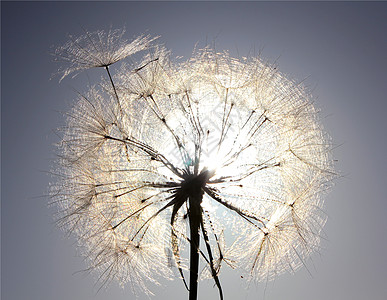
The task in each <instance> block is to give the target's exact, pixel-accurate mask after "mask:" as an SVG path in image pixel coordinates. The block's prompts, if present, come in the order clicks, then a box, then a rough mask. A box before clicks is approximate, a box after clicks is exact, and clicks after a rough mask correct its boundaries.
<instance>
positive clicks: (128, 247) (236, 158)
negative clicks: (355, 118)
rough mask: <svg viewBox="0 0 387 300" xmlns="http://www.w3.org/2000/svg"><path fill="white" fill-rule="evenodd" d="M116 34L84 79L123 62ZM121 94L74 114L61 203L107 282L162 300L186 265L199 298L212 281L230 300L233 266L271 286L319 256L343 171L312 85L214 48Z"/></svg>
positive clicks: (123, 80) (138, 76)
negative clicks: (226, 279)
mask: <svg viewBox="0 0 387 300" xmlns="http://www.w3.org/2000/svg"><path fill="white" fill-rule="evenodd" d="M110 35H111V33H109V34H108V35H105V34H104V33H100V34H99V36H100V37H101V39H100V40H101V41H100V42H99V45H100V46H98V47H96V48H94V50H95V51H96V52H93V56H90V55H88V54H87V55H86V56H85V60H84V61H83V57H84V56H83V54H82V55H73V58H70V57H69V59H72V60H73V61H71V63H72V65H73V67H72V69H74V68H75V66H85V65H87V66H91V65H93V66H106V67H107V66H108V64H107V62H112V61H117V60H118V59H116V58H117V57H120V58H122V57H123V56H119V55H117V51H116V49H121V48H120V47H121V46H117V47H118V48H112V42H111V39H108V41H107V42H106V43H107V45H104V44H103V43H104V38H102V37H107V36H110ZM114 36H116V34H114ZM83 39H84V38H83ZM83 39H81V40H83ZM136 40H137V39H136ZM147 41H150V39H148V40H147ZM78 43H80V42H77V43H73V46H71V47H69V46H67V49H70V48H71V49H73V47H74V45H77V44H78ZM143 44H144V43H139V44H138V47H137V48H134V49H133V48H132V50H131V52H132V53H133V52H136V51H137V50H138V49H142V47H143ZM102 45H103V46H102ZM75 47H78V46H75ZM82 49H83V47H82ZM98 49H101V53H99V52H97V50H98ZM106 49H110V51H111V52H109V51H107V50H106ZM73 51H75V50H69V52H70V53H73ZM82 51H84V50H82ZM60 52H62V50H61V51H60ZM107 52H109V54H108V53H107ZM120 53H121V52H120ZM127 53H128V52H125V55H126V54H127ZM91 57H93V58H94V57H99V58H103V59H101V61H99V60H96V59H93V62H91V60H90V58H91ZM105 57H106V59H105ZM108 57H109V59H108ZM113 57H114V58H113ZM97 61H98V64H97ZM110 83H111V84H112V85H113V86H114V87H115V89H114V92H113V91H111V90H110V92H109V89H107V88H105V84H101V85H99V86H98V87H92V88H90V90H89V92H87V93H85V94H84V95H80V96H79V97H78V100H77V102H76V103H75V105H74V107H73V109H72V111H71V113H69V115H68V120H67V126H66V129H65V131H64V133H63V139H62V141H61V143H60V145H59V154H60V155H59V157H60V158H59V162H58V165H57V170H56V173H57V174H58V175H59V176H58V178H59V179H58V180H57V181H56V182H55V183H54V184H53V186H52V191H51V195H52V198H53V201H54V203H56V204H57V207H58V222H59V225H60V226H62V227H63V228H64V229H65V230H66V231H68V232H71V233H73V234H74V235H75V236H77V237H78V239H79V244H80V245H81V246H82V248H83V250H84V254H85V256H86V257H87V258H88V260H89V263H90V269H98V270H99V271H100V273H99V274H100V277H99V279H100V282H101V283H102V284H106V283H108V282H109V281H111V280H113V279H117V280H118V281H120V282H121V283H123V284H124V283H126V282H130V283H131V284H132V286H133V288H134V289H137V290H138V289H139V290H140V291H144V292H146V293H151V292H150V290H149V284H148V282H149V281H150V282H151V283H155V284H157V283H158V278H161V277H167V278H172V276H173V272H172V270H173V267H175V268H176V270H177V272H178V274H179V276H180V277H181V278H182V280H183V282H184V284H185V286H186V287H187V289H188V290H189V299H197V286H198V280H199V279H200V278H203V279H204V278H212V279H213V280H214V282H215V285H216V287H217V289H218V290H219V297H220V299H223V291H222V287H221V282H220V279H219V275H220V272H221V270H222V267H223V266H225V265H227V266H229V267H232V268H235V269H239V270H241V272H243V274H245V273H247V275H248V276H247V277H249V278H250V279H251V280H257V281H260V280H270V279H273V278H274V277H275V276H277V275H279V274H281V273H284V272H286V271H290V272H294V271H295V270H296V269H297V268H299V267H300V266H302V265H304V264H305V261H306V259H307V258H308V257H309V256H310V255H311V253H313V252H314V251H318V249H319V243H320V233H321V229H322V227H323V225H324V223H325V220H326V218H325V216H324V214H323V213H322V209H321V208H322V202H323V201H322V196H323V194H324V193H325V191H327V189H329V187H330V186H331V182H332V179H333V178H334V177H335V173H334V168H333V160H332V158H331V155H330V147H331V143H330V139H329V137H328V135H327V134H326V133H325V131H324V130H323V128H322V126H321V125H320V120H319V117H318V112H317V111H316V109H315V108H314V106H313V105H312V101H311V96H310V94H309V92H308V91H307V90H306V88H305V87H303V86H302V85H301V84H297V83H296V82H294V81H291V80H289V79H287V78H286V77H285V76H284V75H283V74H282V73H280V72H279V71H278V69H277V67H276V66H273V65H270V64H268V63H265V62H263V61H262V60H261V59H260V58H249V59H247V58H242V59H235V58H232V57H231V56H230V55H229V54H228V53H226V52H223V53H217V52H215V51H214V50H212V49H210V48H204V49H202V50H197V51H196V52H195V53H194V54H193V56H192V57H191V59H189V60H187V61H185V62H181V63H176V62H174V61H173V60H172V59H170V54H169V52H168V51H167V50H165V49H164V48H163V47H160V46H158V47H154V48H153V49H152V51H151V52H150V53H148V54H146V55H144V57H143V59H142V60H140V61H139V62H138V63H137V64H136V63H132V65H126V66H125V67H123V68H121V69H120V70H118V71H117V73H116V74H115V75H114V76H112V77H110ZM117 100H118V101H117ZM187 247H189V249H188V248H187ZM187 252H189V259H188V258H187V257H186V256H187V254H188V253H187ZM200 266H202V271H200ZM171 267H172V268H171ZM187 275H189V276H187ZM186 278H189V282H188V280H186Z"/></svg>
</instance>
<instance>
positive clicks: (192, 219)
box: [188, 189, 203, 300]
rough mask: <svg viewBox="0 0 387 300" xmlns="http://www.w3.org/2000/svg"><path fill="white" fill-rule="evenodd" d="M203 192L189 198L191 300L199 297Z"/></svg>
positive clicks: (199, 191)
mask: <svg viewBox="0 0 387 300" xmlns="http://www.w3.org/2000/svg"><path fill="white" fill-rule="evenodd" d="M202 199H203V192H202V191H201V189H200V190H198V191H197V192H195V193H194V194H193V195H192V194H191V195H190V196H189V206H190V207H189V215H188V217H189V226H190V234H191V243H190V251H191V253H190V268H189V269H190V275H189V300H197V297H198V272H199V243H200V235H199V230H200V224H201V222H202V208H201V205H200V204H201V202H202Z"/></svg>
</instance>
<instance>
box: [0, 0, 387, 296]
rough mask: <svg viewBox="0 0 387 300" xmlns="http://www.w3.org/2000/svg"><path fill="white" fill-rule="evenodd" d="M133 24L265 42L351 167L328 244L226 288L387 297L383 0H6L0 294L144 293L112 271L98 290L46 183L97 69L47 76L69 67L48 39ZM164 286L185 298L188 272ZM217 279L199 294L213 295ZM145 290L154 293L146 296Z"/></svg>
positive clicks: (235, 41) (234, 276) (133, 31)
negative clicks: (267, 276) (268, 277)
mask: <svg viewBox="0 0 387 300" xmlns="http://www.w3.org/2000/svg"><path fill="white" fill-rule="evenodd" d="M110 25H112V26H113V28H121V27H122V26H125V27H126V28H127V34H128V38H129V39H130V38H131V37H132V36H136V35H138V34H141V33H144V32H148V33H150V34H152V35H161V38H160V41H162V42H164V43H165V44H166V46H167V47H169V48H170V49H172V51H173V53H174V54H175V55H181V56H184V57H186V58H188V57H189V56H190V54H191V51H192V48H193V46H194V45H195V44H196V43H197V42H199V45H204V44H205V42H206V40H207V41H209V42H212V41H213V40H214V39H216V44H217V48H218V49H222V50H223V49H228V50H230V52H231V53H232V54H234V55H236V54H237V53H239V54H240V55H246V54H248V53H249V51H251V50H252V51H254V49H255V50H256V52H258V50H262V56H263V57H264V58H268V59H269V60H271V61H274V60H275V59H277V58H279V60H278V61H279V66H280V69H281V71H282V72H284V73H286V74H288V75H289V76H290V77H293V78H296V79H300V80H301V79H303V78H305V77H307V76H309V77H308V79H307V81H306V82H307V84H308V85H309V86H311V87H313V88H314V92H313V93H314V95H315V96H316V101H315V102H316V106H317V107H319V108H321V110H322V115H323V116H324V117H325V118H324V124H325V127H326V129H327V130H328V131H329V132H330V134H331V135H332V137H333V140H334V142H335V144H336V145H339V147H337V148H336V149H335V156H336V158H337V159H338V160H339V162H338V170H339V171H340V172H341V173H342V174H343V175H344V177H343V178H341V179H339V180H337V184H336V187H335V188H334V189H333V191H332V192H331V193H330V194H329V195H328V197H326V206H325V211H326V212H327V214H328V215H329V220H328V223H327V225H326V227H325V233H326V235H327V237H328V240H327V241H324V242H323V245H322V246H323V250H322V251H321V254H320V255H315V256H314V257H313V261H312V262H311V261H308V268H309V271H310V273H311V274H312V276H311V275H310V274H309V273H308V271H307V270H306V269H302V270H300V271H298V272H297V273H296V274H295V275H288V274H287V275H283V276H280V277H279V278H278V279H277V280H276V281H274V282H269V283H268V284H267V286H266V291H265V283H263V284H259V285H257V286H256V285H254V284H253V285H251V286H250V287H249V288H246V286H247V285H246V283H245V281H244V279H241V278H240V274H239V273H238V272H235V271H232V270H230V269H227V270H226V269H225V270H224V272H223V273H222V274H221V277H220V279H221V282H222V285H223V287H224V291H225V296H226V297H225V298H226V299H246V300H250V299H263V298H264V297H265V299H276V300H278V299H287V300H295V299H297V300H306V299H314V300H322V299H353V300H356V299H359V300H360V299H361V300H363V299H373V300H382V299H387V282H386V279H387V258H386V253H387V217H386V214H387V197H386V195H387V193H386V192H387V176H386V174H387V171H386V170H387V158H386V154H387V138H386V136H387V134H386V131H387V117H386V112H387V54H386V53H387V34H386V32H387V3H386V2H371V3H365V2H360V3H359V2H356V3H354V2H340V3H334V2H325V3H324V2H318V3H313V2H306V3H305V2H279V3H278V2H276V3H269V2H242V3H240V2H231V3H224V2H223V3H220V2H212V3H205V2H196V3H195V2H192V3H174V2H146V3H139V2H98V3H97V2H67V3H64V2H60V3H58V2H1V43H2V44H1V51H2V52H1V85H2V86H1V146H2V148H1V150H2V151H1V155H2V156H1V164H2V166H1V171H2V173H1V181H2V182H1V183H2V188H1V234H2V235H1V271H2V274H1V281H2V282H1V283H2V287H1V296H2V299H3V300H88V299H97V300H100V299H115V300H120V299H134V296H133V294H132V292H131V290H130V287H129V286H126V287H125V288H124V289H122V288H120V287H119V286H118V285H117V284H116V283H113V284H112V285H111V286H109V287H108V288H107V289H106V290H105V289H104V290H102V291H100V292H99V293H97V288H96V287H95V286H94V282H95V276H94V275H90V276H86V275H85V274H84V273H77V274H73V273H75V272H76V271H79V270H82V269H84V268H85V267H86V265H85V264H84V262H83V260H82V258H80V257H79V256H77V251H76V247H75V246H74V245H73V243H74V240H73V239H67V238H65V237H64V234H63V233H62V232H61V231H60V230H58V229H57V228H55V226H54V224H53V218H52V213H53V212H52V210H51V209H49V208H48V207H47V202H48V199H47V198H45V197H39V196H42V195H44V194H45V193H46V189H47V185H48V183H49V181H50V180H51V179H50V177H49V176H48V175H47V174H46V173H45V171H48V170H50V164H51V160H52V158H53V157H54V154H53V153H54V146H53V143H54V142H56V141H58V138H57V137H56V136H55V134H54V133H53V129H56V128H58V127H60V126H61V125H63V124H64V118H63V116H62V114H61V113H58V111H62V112H66V111H67V110H68V109H69V107H70V104H71V103H72V101H73V99H74V98H75V92H74V89H76V90H79V91H83V90H85V83H87V80H88V76H101V75H102V74H103V73H102V71H100V70H90V71H88V72H84V73H82V74H81V75H79V76H78V77H76V78H75V79H71V78H66V79H65V80H64V81H63V82H62V83H61V84H59V83H58V80H57V79H58V78H56V79H54V80H49V79H50V77H51V74H52V73H54V72H55V71H56V69H57V68H58V67H59V66H58V65H56V64H55V63H53V62H52V57H51V56H50V55H49V51H50V47H51V46H57V45H61V44H63V43H64V42H65V41H66V34H67V33H71V34H74V35H78V34H81V33H82V29H81V28H82V27H84V28H87V29H89V30H99V29H108V28H109V27H110ZM163 283H164V285H163V286H162V287H157V288H154V289H153V291H154V292H155V294H156V296H155V297H154V299H186V298H187V293H186V291H185V290H184V287H183V284H182V282H181V281H180V280H179V279H175V280H174V281H172V282H163ZM217 297H218V296H217V290H216V288H213V282H212V281H208V282H201V283H200V284H199V298H200V299H217ZM139 299H147V298H146V297H145V296H143V295H140V296H139Z"/></svg>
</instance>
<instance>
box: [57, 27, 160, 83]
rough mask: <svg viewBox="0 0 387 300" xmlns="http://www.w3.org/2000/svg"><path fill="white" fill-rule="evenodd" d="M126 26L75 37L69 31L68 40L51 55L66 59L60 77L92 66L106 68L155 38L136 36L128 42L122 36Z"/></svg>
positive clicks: (148, 44) (146, 45)
mask: <svg viewBox="0 0 387 300" xmlns="http://www.w3.org/2000/svg"><path fill="white" fill-rule="evenodd" d="M124 34H125V29H114V30H113V29H110V30H109V31H108V32H105V31H95V32H88V31H86V32H85V34H84V35H82V36H80V37H78V38H75V37H73V36H71V35H69V41H68V42H67V43H66V44H64V45H63V46H62V47H59V48H57V49H56V51H55V53H54V55H55V58H56V60H57V61H59V62H64V63H67V64H68V66H67V67H66V68H64V69H61V70H60V71H59V73H62V74H63V75H62V77H61V80H62V79H63V78H65V77H66V76H67V75H69V74H71V73H73V72H76V71H82V70H86V69H91V68H106V67H108V66H110V65H112V64H114V63H116V62H118V61H120V60H122V59H124V58H126V57H128V56H130V55H133V54H135V53H137V52H139V51H142V50H145V49H147V48H148V47H149V46H150V43H151V42H152V41H153V40H155V38H151V37H150V36H144V35H142V36H139V37H137V38H135V39H134V40H133V41H131V42H128V41H127V40H126V39H125V38H124Z"/></svg>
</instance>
